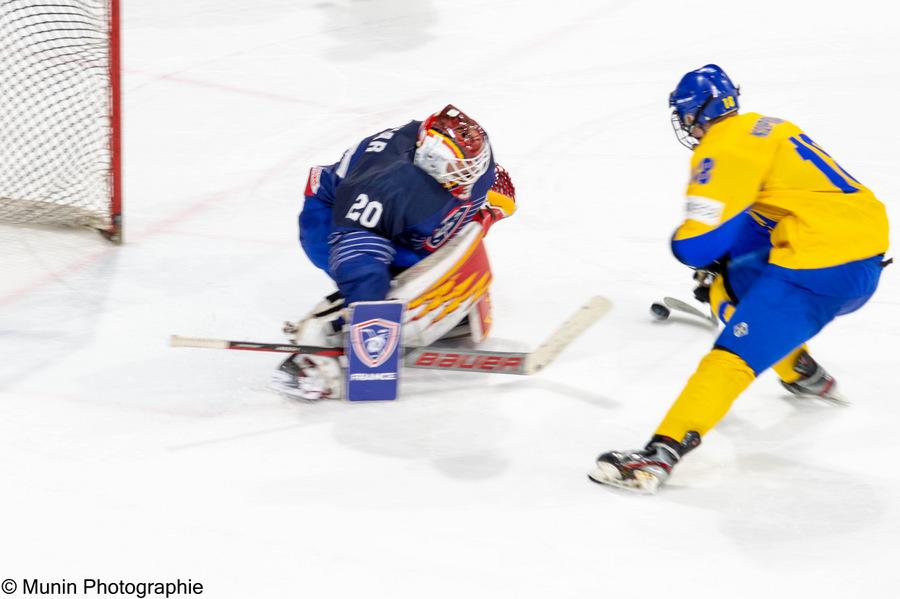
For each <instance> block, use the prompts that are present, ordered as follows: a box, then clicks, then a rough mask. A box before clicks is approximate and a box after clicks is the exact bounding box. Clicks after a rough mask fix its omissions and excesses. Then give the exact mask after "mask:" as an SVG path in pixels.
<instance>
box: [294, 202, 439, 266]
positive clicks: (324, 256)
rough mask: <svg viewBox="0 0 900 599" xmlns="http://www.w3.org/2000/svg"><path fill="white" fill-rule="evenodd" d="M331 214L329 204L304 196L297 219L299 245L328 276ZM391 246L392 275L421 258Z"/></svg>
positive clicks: (332, 220) (414, 253)
mask: <svg viewBox="0 0 900 599" xmlns="http://www.w3.org/2000/svg"><path fill="white" fill-rule="evenodd" d="M331 212H332V206H331V204H328V203H326V202H323V201H322V200H320V199H319V198H317V197H316V196H306V198H305V200H304V202H303V210H302V211H301V212H300V217H299V223H300V245H301V246H302V247H303V251H304V252H306V255H307V256H308V257H309V259H310V261H311V262H312V263H313V264H315V265H316V266H317V267H318V268H321V269H322V270H324V271H325V272H326V273H328V275H329V276H331V271H330V270H329V269H328V256H329V253H330V252H331V245H330V244H329V243H328V238H329V236H330V235H331V233H332V232H333V230H334V225H333V223H334V219H333V217H332V213H331ZM391 245H392V246H393V248H394V251H395V254H394V260H393V261H392V262H391V269H392V271H393V272H394V273H397V272H400V271H402V270H405V269H406V268H409V267H410V266H412V265H413V264H416V263H417V262H419V261H420V260H422V258H423V256H420V255H419V254H418V253H416V252H415V251H413V250H412V249H410V248H408V247H405V246H402V245H398V244H396V243H392V244H391Z"/></svg>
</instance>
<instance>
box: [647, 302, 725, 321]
mask: <svg viewBox="0 0 900 599" xmlns="http://www.w3.org/2000/svg"><path fill="white" fill-rule="evenodd" d="M663 304H665V306H666V307H667V308H670V309H672V310H676V311H678V312H683V313H684V314H690V315H691V316H696V317H697V318H701V319H703V320H705V321H706V322H707V323H709V324H711V325H712V326H714V327H717V328H718V326H719V320H718V319H717V318H716V317H715V316H713V315H712V314H706V313H704V312H701V311H700V310H698V309H697V308H695V307H694V306H692V305H690V304H689V303H687V302H683V301H681V300H680V299H677V298H674V297H664V298H663ZM654 313H656V310H655V309H654ZM666 317H668V314H666Z"/></svg>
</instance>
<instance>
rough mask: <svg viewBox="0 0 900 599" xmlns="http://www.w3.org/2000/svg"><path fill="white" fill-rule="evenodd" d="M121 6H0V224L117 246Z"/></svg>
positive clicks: (29, 0)
mask: <svg viewBox="0 0 900 599" xmlns="http://www.w3.org/2000/svg"><path fill="white" fill-rule="evenodd" d="M119 68H120V64H119V0H44V1H41V0H0V222H4V223H15V224H29V225H68V226H87V227H93V228H95V229H99V230H100V231H101V232H103V233H104V234H105V235H106V236H107V237H109V238H110V239H112V240H113V241H116V242H120V241H121V215H122V197H121V190H122V183H121V132H120V121H121V117H120V89H119Z"/></svg>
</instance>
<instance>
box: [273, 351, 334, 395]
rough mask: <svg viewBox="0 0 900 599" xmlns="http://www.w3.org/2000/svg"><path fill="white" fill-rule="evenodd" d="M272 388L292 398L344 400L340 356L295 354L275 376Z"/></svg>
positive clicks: (279, 368)
mask: <svg viewBox="0 0 900 599" xmlns="http://www.w3.org/2000/svg"><path fill="white" fill-rule="evenodd" d="M271 387H272V389H274V390H275V391H278V392H279V393H281V394H282V395H284V396H286V397H290V398H291V399H302V400H304V401H317V400H320V399H341V398H343V370H342V368H341V365H340V363H339V362H338V358H337V357H333V356H319V355H312V354H292V355H291V356H290V357H289V358H288V359H287V360H285V361H284V362H282V363H281V365H280V366H279V367H278V370H276V371H275V372H274V373H272V382H271Z"/></svg>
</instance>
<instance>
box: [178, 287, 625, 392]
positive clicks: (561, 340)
mask: <svg viewBox="0 0 900 599" xmlns="http://www.w3.org/2000/svg"><path fill="white" fill-rule="evenodd" d="M610 308H612V302H610V301H609V300H608V299H606V298H605V297H601V296H594V297H592V298H591V299H590V300H588V301H587V303H585V304H584V305H583V306H581V307H580V308H579V309H578V310H577V311H576V312H575V313H573V314H572V315H571V316H570V317H569V318H567V319H566V320H565V321H564V322H563V323H562V324H560V325H559V326H558V327H557V328H556V330H554V331H553V332H552V333H551V334H550V336H549V337H547V339H545V340H544V342H543V343H541V344H540V345H539V346H538V347H537V349H535V350H534V351H532V352H504V351H490V350H482V349H461V348H449V347H436V346H429V347H406V348H404V349H403V364H404V366H406V367H409V368H431V369H437V370H455V371H460V372H494V373H501V374H522V375H530V374H536V373H538V372H540V371H541V370H543V369H544V368H546V367H547V366H549V365H550V364H551V363H552V362H553V360H555V359H556V357H557V356H558V355H559V354H560V353H562V351H563V350H564V349H565V348H566V347H568V345H569V344H570V343H571V342H572V341H574V340H575V339H576V338H577V337H578V336H579V335H581V333H583V332H584V331H585V330H586V329H587V328H588V327H589V326H591V325H592V324H594V323H595V322H596V321H598V320H599V319H600V318H602V317H603V316H605V315H606V313H607V312H609V310H610ZM169 344H170V345H171V346H173V347H197V348H205V349H234V350H243V351H262V352H278V353H306V354H320V355H328V356H339V355H342V354H343V353H344V352H343V350H341V348H335V347H319V346H309V345H293V344H290V343H260V342H256V341H230V340H227V339H207V338H201V337H182V336H180V335H172V336H171V337H170V339H169Z"/></svg>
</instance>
